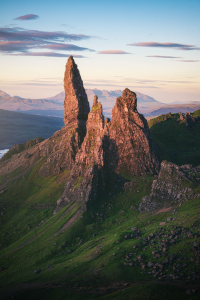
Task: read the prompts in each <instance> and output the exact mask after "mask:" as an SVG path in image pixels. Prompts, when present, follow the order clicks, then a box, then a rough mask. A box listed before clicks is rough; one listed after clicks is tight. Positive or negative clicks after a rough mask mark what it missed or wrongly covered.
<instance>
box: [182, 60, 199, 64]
mask: <svg viewBox="0 0 200 300" xmlns="http://www.w3.org/2000/svg"><path fill="white" fill-rule="evenodd" d="M178 61H181V62H189V63H190V62H199V60H192V59H188V60H186V59H183V60H178Z"/></svg>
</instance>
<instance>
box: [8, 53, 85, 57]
mask: <svg viewBox="0 0 200 300" xmlns="http://www.w3.org/2000/svg"><path fill="white" fill-rule="evenodd" d="M13 55H23V56H48V57H70V55H68V54H63V53H57V52H24V53H20V54H13ZM73 57H76V58H83V57H84V56H82V55H73Z"/></svg>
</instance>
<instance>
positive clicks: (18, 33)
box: [0, 27, 92, 42]
mask: <svg viewBox="0 0 200 300" xmlns="http://www.w3.org/2000/svg"><path fill="white" fill-rule="evenodd" d="M90 38H92V36H89V35H84V34H69V33H67V32H65V31H39V30H26V29H24V28H21V27H13V28H9V27H6V28H4V27H3V28H0V40H2V41H43V42H44V41H46V42H47V41H49V42H52V41H54V42H55V41H58V42H65V41H81V40H87V39H90Z"/></svg>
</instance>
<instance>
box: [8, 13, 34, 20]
mask: <svg viewBox="0 0 200 300" xmlns="http://www.w3.org/2000/svg"><path fill="white" fill-rule="evenodd" d="M38 18H39V16H38V15H33V14H28V15H24V16H21V17H18V18H15V19H13V20H20V21H27V20H36V19H38Z"/></svg>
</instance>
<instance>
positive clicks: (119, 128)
mask: <svg viewBox="0 0 200 300" xmlns="http://www.w3.org/2000/svg"><path fill="white" fill-rule="evenodd" d="M109 137H110V141H111V142H110V147H111V148H112V151H111V152H113V151H114V152H115V153H114V155H112V154H113V153H111V155H110V164H111V167H112V168H113V169H114V170H115V171H118V172H119V171H125V172H128V173H130V174H132V175H143V174H146V173H150V174H155V173H157V172H158V170H159V159H158V154H157V149H156V146H155V144H154V142H153V140H152V138H151V135H150V132H149V127H148V124H147V121H146V119H145V118H144V117H143V115H141V114H139V113H138V111H137V97H136V94H135V93H134V92H132V91H130V90H129V89H127V88H126V89H125V90H124V91H123V93H122V96H121V97H119V98H117V101H116V104H115V106H114V108H113V110H112V121H111V124H110V126H109Z"/></svg>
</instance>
